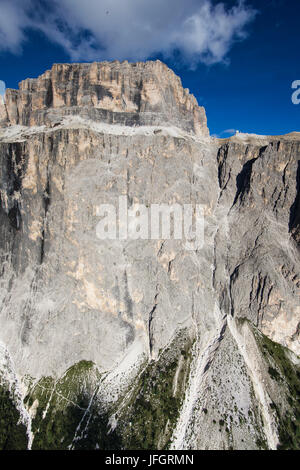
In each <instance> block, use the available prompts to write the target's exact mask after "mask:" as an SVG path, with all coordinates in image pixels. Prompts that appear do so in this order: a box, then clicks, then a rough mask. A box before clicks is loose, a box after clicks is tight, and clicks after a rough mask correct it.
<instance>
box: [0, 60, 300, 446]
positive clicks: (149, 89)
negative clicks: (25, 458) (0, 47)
mask: <svg viewBox="0 0 300 470" xmlns="http://www.w3.org/2000/svg"><path fill="white" fill-rule="evenodd" d="M0 106H1V105H0ZM0 114H1V118H2V126H3V127H2V128H1V129H0V198H1V209H0V256H1V272H0V274H1V277H0V305H1V307H0V342H1V348H2V349H1V351H3V354H2V356H3V359H2V360H1V382H0V393H1V401H0V410H2V411H0V446H1V447H2V448H14V447H15V448H24V447H29V448H33V449H55V448H60V449H77V448H93V449H94V448H98V449H142V448H143V449H165V448H175V449H231V448H233V449H257V448H258V449H267V448H272V449H276V448H277V447H281V448H299V447H300V438H299V425H300V424H299V382H300V379H299V373H300V372H299V359H298V356H297V354H299V351H300V347H299V322H300V307H299V282H300V281H299V271H300V256H299V154H300V137H299V134H297V133H295V134H291V135H288V136H282V137H259V136H251V135H241V134H240V135H237V136H236V137H233V138H231V139H228V140H218V139H214V138H210V137H209V135H208V130H207V126H206V117H205V111H204V110H203V108H199V107H198V105H197V103H196V101H195V99H194V98H193V97H191V96H190V95H189V94H188V91H187V90H183V89H182V87H181V84H180V80H179V79H178V78H177V77H176V76H175V75H174V74H173V72H171V71H170V70H169V69H168V68H167V67H166V66H165V65H163V64H161V63H160V62H155V63H153V62H150V63H145V64H141V63H140V64H128V63H122V64H120V63H117V62H114V63H102V64H73V65H69V64H62V65H59V64H58V65H55V66H54V67H53V68H52V70H51V71H48V72H46V73H45V74H44V75H42V76H41V77H39V78H38V79H35V80H27V81H25V82H22V84H21V85H20V90H19V91H12V90H9V91H8V92H7V95H6V105H5V106H2V108H1V110H0ZM120 196H123V197H124V196H125V199H126V201H127V206H128V208H133V207H134V204H138V203H139V204H144V205H145V206H146V207H147V208H149V207H150V206H151V205H152V204H167V205H170V204H175V203H177V204H180V205H181V206H183V205H185V204H192V205H193V206H194V207H196V205H197V204H198V205H201V206H202V207H203V211H204V221H205V223H204V245H203V247H201V248H198V249H195V250H188V249H186V245H185V242H184V241H183V240H180V239H172V238H171V239H154V240H152V239H140V240H132V239H125V240H119V239H115V240H111V239H107V240H99V238H97V236H96V227H97V223H98V222H99V217H98V216H97V207H98V206H99V205H100V204H112V205H113V206H114V207H118V204H119V198H120Z"/></svg>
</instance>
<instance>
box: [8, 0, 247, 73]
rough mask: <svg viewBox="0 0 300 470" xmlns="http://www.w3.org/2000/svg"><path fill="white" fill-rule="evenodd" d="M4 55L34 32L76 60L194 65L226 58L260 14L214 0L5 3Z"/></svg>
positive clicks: (24, 0)
mask: <svg viewBox="0 0 300 470" xmlns="http://www.w3.org/2000/svg"><path fill="white" fill-rule="evenodd" d="M0 12H1V13H0V15H1V16H0V51H1V50H8V51H11V52H18V50H19V48H20V47H21V45H22V44H23V42H24V41H25V40H26V35H27V32H28V31H29V30H30V28H32V29H35V30H39V31H42V32H43V33H44V34H45V35H46V36H47V37H48V38H49V39H50V40H51V41H53V42H55V43H57V44H60V45H61V46H62V47H63V48H64V49H65V50H66V52H67V53H68V54H69V56H70V58H71V60H105V59H107V60H112V59H119V60H123V59H128V60H145V59H146V58H148V57H149V56H151V55H154V54H156V53H162V54H163V56H164V57H171V56H172V55H173V54H174V52H175V51H177V52H179V53H180V54H181V56H182V58H183V60H184V61H185V62H186V63H189V64H190V66H191V67H193V66H194V65H196V64H197V63H199V62H204V63H207V64H213V63H217V62H222V61H224V60H225V59H226V56H227V54H228V52H229V51H230V48H231V47H232V44H233V43H234V42H235V41H237V40H241V39H244V38H245V37H246V27H247V25H248V24H249V23H250V22H251V21H252V20H253V19H254V17H255V11H254V10H253V9H252V8H251V7H249V6H247V5H246V4H245V2H244V1H240V2H239V3H237V5H236V6H234V7H233V8H231V9H228V8H227V9H226V7H225V6H224V4H222V3H218V4H217V5H213V2H212V0H52V1H51V2H50V1H46V0H0Z"/></svg>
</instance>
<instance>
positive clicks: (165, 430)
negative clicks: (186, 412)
mask: <svg viewBox="0 0 300 470" xmlns="http://www.w3.org/2000/svg"><path fill="white" fill-rule="evenodd" d="M177 342H178V340H177V341H174V342H173V344H172V345H171V346H170V347H169V349H168V350H166V351H164V352H163V353H161V355H160V357H159V359H158V361H157V362H155V361H152V362H151V363H150V364H148V365H147V367H146V368H145V369H144V371H143V372H142V374H141V375H140V377H139V379H138V381H137V383H136V385H135V387H134V391H133V393H132V395H131V397H130V401H129V403H128V406H127V408H126V410H125V412H123V413H122V415H121V416H120V421H121V422H122V425H121V428H120V430H119V431H120V434H121V436H122V442H123V447H124V448H126V449H157V448H161V449H164V448H167V447H168V446H169V444H170V438H171V435H172V432H173V430H174V426H175V424H176V421H177V419H178V416H179V410H180V407H181V404H182V400H183V398H184V394H185V389H186V383H187V379H188V374H189V367H190V361H191V353H190V351H191V346H192V345H191V343H190V342H187V344H186V347H185V348H184V349H183V348H181V349H179V348H178V345H177V344H176V343H177ZM175 378H176V382H177V383H176V385H175ZM175 390H176V392H175Z"/></svg>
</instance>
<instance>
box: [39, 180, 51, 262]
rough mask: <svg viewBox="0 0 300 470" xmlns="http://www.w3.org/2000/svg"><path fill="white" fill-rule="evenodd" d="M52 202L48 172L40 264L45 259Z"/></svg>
mask: <svg viewBox="0 0 300 470" xmlns="http://www.w3.org/2000/svg"><path fill="white" fill-rule="evenodd" d="M50 202H51V200H50V176H49V172H48V175H47V184H46V189H45V191H44V194H43V208H44V223H43V229H42V240H41V257H40V264H42V263H43V261H44V258H45V236H46V225H47V214H48V210H49V206H50Z"/></svg>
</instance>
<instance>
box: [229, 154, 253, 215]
mask: <svg viewBox="0 0 300 470" xmlns="http://www.w3.org/2000/svg"><path fill="white" fill-rule="evenodd" d="M256 160H257V158H252V160H249V161H248V162H247V163H245V165H244V166H243V169H242V171H241V172H240V173H239V174H238V175H237V178H236V188H237V192H236V195H235V199H234V202H233V205H234V206H235V204H236V203H237V201H238V199H239V198H240V197H241V196H243V195H244V194H247V193H248V192H249V190H250V182H251V175H252V167H253V164H254V162H255V161H256Z"/></svg>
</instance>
